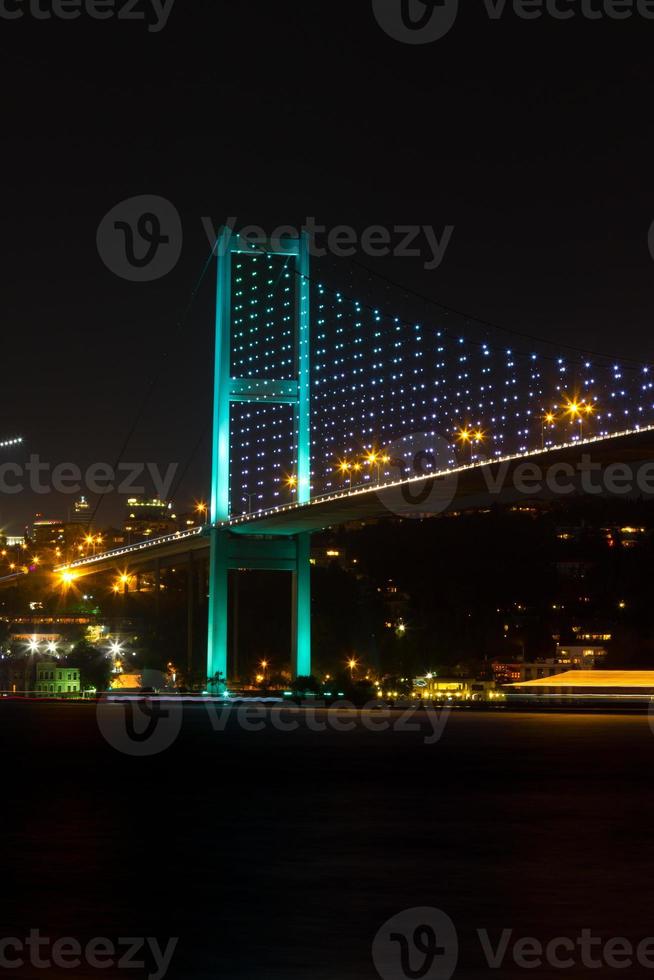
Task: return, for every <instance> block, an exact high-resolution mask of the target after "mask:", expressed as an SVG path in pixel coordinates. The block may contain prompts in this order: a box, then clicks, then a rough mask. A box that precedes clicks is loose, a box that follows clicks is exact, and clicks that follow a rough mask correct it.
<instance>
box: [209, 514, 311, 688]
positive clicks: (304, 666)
mask: <svg viewBox="0 0 654 980" xmlns="http://www.w3.org/2000/svg"><path fill="white" fill-rule="evenodd" d="M310 556H311V535H310V534H309V533H302V534H295V535H292V536H288V537H273V538H260V537H254V536H253V537H249V536H248V535H238V534H232V533H231V532H229V531H227V530H224V529H218V528H213V529H212V531H211V552H210V566H209V656H208V660H207V677H208V689H209V691H210V692H211V693H221V692H222V688H223V686H224V683H225V682H226V680H227V677H228V657H227V624H228V610H229V571H230V569H239V568H249V569H252V570H260V571H275V572H290V573H291V575H292V576H293V588H292V592H293V605H292V617H293V626H292V633H291V671H292V673H293V676H295V677H297V676H298V675H300V676H306V675H308V674H310V673H311V561H310ZM232 673H233V671H232ZM217 674H220V680H219V681H218V682H213V683H212V678H215V677H216V675H217Z"/></svg>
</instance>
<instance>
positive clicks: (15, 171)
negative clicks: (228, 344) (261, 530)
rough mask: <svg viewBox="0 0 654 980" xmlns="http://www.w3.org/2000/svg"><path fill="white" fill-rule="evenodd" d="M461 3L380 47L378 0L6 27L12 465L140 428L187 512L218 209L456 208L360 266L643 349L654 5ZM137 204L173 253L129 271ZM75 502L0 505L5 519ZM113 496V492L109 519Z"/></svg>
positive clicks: (0, 35)
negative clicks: (139, 201) (107, 243)
mask: <svg viewBox="0 0 654 980" xmlns="http://www.w3.org/2000/svg"><path fill="white" fill-rule="evenodd" d="M40 2H41V5H42V7H46V6H47V0H40ZM389 2H390V0H389ZM117 4H118V6H119V7H120V6H121V5H124V0H117ZM6 6H7V7H11V8H12V9H13V6H14V4H12V3H10V2H9V0H7V3H6ZM461 6H463V7H464V8H465V9H464V10H463V11H461V12H460V13H459V16H458V18H457V21H456V23H455V25H454V26H453V28H452V29H451V30H450V31H449V33H448V34H447V35H446V36H445V37H443V38H441V39H440V40H438V41H436V42H434V43H431V44H424V45H409V44H403V43H400V42H398V41H397V40H394V39H392V38H391V37H389V36H388V35H387V34H386V33H385V32H384V31H383V30H382V28H381V27H380V25H379V24H378V23H377V21H376V19H375V17H374V15H373V12H372V6H371V3H370V0H356V2H353V0H348V2H344V0H340V2H339V0H330V2H329V3H326V2H322V3H321V2H315V0H314V2H312V3H300V2H298V0H277V2H270V0H260V2H256V3H255V2H248V0H239V2H238V3H226V2H224V0H176V3H175V5H174V7H173V9H172V13H171V14H170V18H169V20H168V22H167V24H166V26H165V28H164V29H163V30H161V31H158V32H153V31H149V30H148V26H147V24H146V23H145V22H143V21H116V20H115V19H109V20H103V21H96V20H92V19H90V18H89V17H88V16H86V15H83V16H82V17H80V18H79V19H78V20H75V21H62V20H58V19H51V20H38V19H36V18H35V17H34V16H32V15H30V14H29V13H28V12H27V10H28V7H27V5H26V4H25V5H24V9H25V11H26V13H25V16H24V17H22V18H21V19H16V20H5V19H3V18H2V17H0V66H1V67H0V71H1V72H2V91H3V100H2V101H3V112H2V126H1V128H0V141H1V145H2V164H3V185H2V190H3V194H2V207H1V208H0V230H1V235H0V241H1V247H2V276H1V284H2V290H1V297H2V307H1V309H2V322H3V339H4V346H3V354H4V357H3V367H4V370H3V372H2V386H1V388H0V400H1V413H2V424H1V425H0V438H2V437H5V436H6V437H10V436H13V435H15V434H21V435H23V436H24V438H25V453H22V454H18V455H17V454H15V453H14V454H11V453H7V452H6V451H5V455H4V456H3V457H2V458H3V460H9V459H18V460H20V459H22V458H24V457H25V455H26V454H27V453H29V452H32V453H39V454H40V456H41V458H42V459H44V460H48V461H50V462H51V463H52V464H53V465H54V464H56V463H60V462H64V461H71V462H75V463H78V464H80V465H82V466H87V465H88V464H89V463H91V462H95V461H107V462H110V463H113V462H115V460H116V459H117V458H118V456H119V454H120V452H121V449H122V447H123V446H124V444H125V441H126V439H127V436H128V434H129V433H130V431H131V430H132V429H134V431H133V433H132V435H131V438H130V440H129V444H128V447H127V449H126V451H125V452H124V454H123V456H122V458H123V459H124V460H134V461H140V460H143V461H153V462H158V463H160V464H163V465H166V464H167V463H169V462H176V463H179V466H180V483H179V486H178V487H176V488H175V489H176V491H177V492H176V497H177V499H178V501H179V502H180V504H183V503H184V502H185V501H187V500H188V501H190V500H192V499H193V498H194V497H195V498H198V497H200V496H206V494H207V490H208V453H209V438H208V437H209V417H210V405H211V350H212V327H213V324H212V313H213V293H214V278H213V268H211V269H210V270H209V271H208V272H207V274H206V275H205V276H204V279H203V280H202V282H201V284H200V286H199V288H198V291H197V294H196V296H195V300H194V302H193V303H192V305H191V307H190V310H189V311H188V312H185V311H187V310H188V307H189V300H190V299H191V295H192V293H193V290H194V289H195V287H196V285H197V284H198V280H199V279H200V276H201V273H202V269H203V266H204V264H205V261H206V259H207V256H208V254H209V242H208V240H207V236H206V234H205V231H204V229H203V225H202V220H201V219H202V217H205V216H209V217H211V219H212V221H213V223H214V225H215V226H216V227H218V226H219V225H220V224H221V223H222V222H223V221H224V220H225V219H226V218H227V217H228V216H235V217H236V218H237V219H238V225H243V224H249V223H256V224H259V225H262V226H263V227H264V228H266V229H267V230H269V231H272V229H273V228H275V227H276V226H277V225H279V224H280V223H285V224H289V223H290V224H293V225H298V224H301V223H302V222H303V221H304V219H305V218H306V217H307V216H315V218H316V220H317V221H318V222H319V223H321V224H325V225H327V226H329V227H333V226H334V225H337V224H347V225H352V226H354V227H355V228H356V229H358V230H359V232H360V231H362V230H363V229H364V228H365V227H366V226H368V225H371V224H375V225H384V226H387V227H389V228H393V226H395V225H400V224H413V223H416V224H420V225H431V226H434V228H436V229H437V230H438V232H439V234H440V232H441V231H442V229H443V227H444V226H445V225H453V226H454V233H453V236H452V240H451V243H450V245H449V248H448V249H447V252H446V255H445V259H444V261H443V262H442V264H441V265H440V266H439V267H438V268H437V269H435V270H427V269H425V268H424V267H423V266H424V258H408V257H395V258H389V259H378V258H371V257H367V256H359V257H360V258H361V260H362V261H364V262H365V263H366V264H367V265H368V266H369V267H370V268H372V269H374V270H375V271H378V272H380V273H382V274H383V275H385V276H388V277H391V278H392V279H393V280H395V281H396V282H398V283H402V284H405V285H406V286H408V287H411V288H412V289H415V290H418V291H420V292H421V293H423V294H425V295H426V296H428V297H430V298H433V299H434V300H435V301H437V302H440V303H442V304H446V305H448V306H452V307H455V308H456V309H459V310H463V311H466V312H469V313H470V315H471V316H477V317H481V318H484V319H487V320H491V321H493V322H496V323H499V324H501V325H505V326H506V327H509V328H513V329H515V330H520V331H522V332H524V333H533V334H536V335H539V336H544V337H548V338H551V339H552V340H556V341H560V342H561V343H562V344H565V343H568V344H573V345H574V346H577V347H583V348H586V347H588V348H592V349H593V350H598V351H603V352H606V353H608V354H613V353H615V354H616V355H617V356H620V355H621V356H625V357H630V358H636V359H638V360H642V361H643V362H651V361H652V360H654V342H653V341H652V339H651V324H652V320H653V314H654V260H653V259H652V257H651V255H650V252H649V249H648V231H649V229H650V226H651V225H652V222H654V181H653V180H652V174H653V173H654V160H653V156H654V153H653V150H652V127H653V122H654V84H653V82H654V67H653V62H652V57H651V53H652V50H653V46H654V20H644V19H642V18H641V17H638V16H634V17H633V18H631V19H628V20H624V21H617V20H612V19H609V18H603V19H599V20H595V21H590V20H588V19H584V18H582V17H581V16H579V17H577V18H576V19H573V20H569V21H556V20H553V19H552V18H550V17H547V16H544V17H543V18H541V19H539V20H533V21H528V20H523V19H520V18H518V17H517V16H516V15H515V14H514V13H513V12H512V11H511V9H510V6H509V7H508V9H507V10H506V12H505V13H504V15H503V16H502V17H501V18H500V19H498V20H492V19H490V18H489V17H488V15H487V13H486V11H485V9H484V5H483V4H482V3H481V2H479V3H471V2H470V0H467V2H466V3H465V4H462V5H461ZM573 6H574V5H573ZM596 6H597V7H600V6H601V3H600V0H596ZM145 7H146V5H145V2H144V0H140V5H139V6H138V7H137V8H136V9H137V10H144V9H145ZM149 7H150V5H148V9H149ZM149 16H150V17H151V19H154V18H152V15H151V14H150V15H149ZM144 194H154V195H161V196H163V197H164V198H167V199H168V200H170V201H171V202H173V203H174V205H175V207H176V208H177V210H178V211H179V214H180V215H181V219H182V225H183V250H182V254H181V258H180V261H179V262H178V264H177V265H176V267H175V268H174V269H173V271H171V272H170V273H169V274H168V275H167V276H166V277H164V278H162V279H158V280H156V281H153V282H142V283H141V282H136V283H135V282H129V281H126V280H125V279H122V278H120V277H118V276H116V275H115V274H113V273H112V272H111V271H110V270H109V269H108V268H107V267H106V266H105V264H104V263H103V262H102V260H101V258H100V256H99V254H98V249H97V246H96V234H97V229H98V225H99V223H100V222H101V220H102V218H103V217H104V215H105V214H106V213H107V212H108V211H109V210H110V209H111V208H113V207H114V205H116V204H117V203H118V202H120V201H121V200H123V199H125V198H129V197H132V196H135V195H144ZM339 261H342V262H343V263H346V261H347V260H339ZM331 269H332V271H333V274H334V277H335V278H336V277H337V275H338V271H337V267H335V264H334V262H332V264H331ZM389 296H390V293H389V291H388V290H387V291H386V292H385V293H384V294H383V295H382V297H381V300H383V299H384V298H386V299H389ZM381 300H380V301H381ZM396 305H397V304H396ZM150 389H151V394H150V395H149V397H148V399H147V401H146V402H145V403H144V395H145V394H146V392H147V391H150ZM68 504H69V501H68V500H67V499H66V498H64V497H59V496H56V495H49V496H42V497H37V496H35V495H33V494H31V493H25V494H22V495H20V496H11V497H9V496H0V524H2V525H3V526H4V527H5V528H7V529H8V530H10V531H11V532H14V533H18V532H20V530H21V529H22V525H24V523H25V521H26V520H28V519H29V518H30V517H31V515H32V514H33V513H34V511H35V510H36V509H38V510H40V511H43V512H44V513H45V514H46V516H52V517H58V516H65V513H66V509H67V507H68ZM120 513H121V507H120V502H119V501H118V500H117V499H116V498H111V499H107V500H105V502H104V503H103V505H102V508H101V509H100V511H99V513H98V521H99V523H100V524H106V523H109V522H110V521H112V520H113V521H114V522H115V521H117V520H119V515H120Z"/></svg>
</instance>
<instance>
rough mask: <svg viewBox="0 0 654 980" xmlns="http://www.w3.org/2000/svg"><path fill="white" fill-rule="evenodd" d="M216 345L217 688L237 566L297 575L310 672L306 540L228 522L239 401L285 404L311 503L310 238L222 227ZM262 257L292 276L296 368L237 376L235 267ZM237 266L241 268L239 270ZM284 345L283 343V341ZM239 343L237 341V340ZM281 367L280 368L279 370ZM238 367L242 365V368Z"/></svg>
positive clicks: (211, 669)
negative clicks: (253, 532)
mask: <svg viewBox="0 0 654 980" xmlns="http://www.w3.org/2000/svg"><path fill="white" fill-rule="evenodd" d="M216 245H217V248H216V256H217V263H218V267H217V278H216V287H217V288H216V334H215V337H216V343H215V352H214V404H213V436H212V474H211V510H210V517H211V525H212V526H211V549H210V550H211V557H210V559H209V637H208V653H207V676H208V684H209V685H212V686H213V687H214V688H216V687H218V686H219V685H218V684H216V683H215V681H214V678H216V677H217V675H220V681H221V682H223V681H226V679H227V674H228V670H227V622H228V608H229V606H228V601H229V595H228V593H229V584H228V583H229V570H230V569H232V568H237V569H238V568H248V569H258V568H260V569H270V570H278V571H288V572H291V573H292V575H293V643H292V653H291V662H292V670H293V673H294V674H297V673H301V674H309V673H310V672H311V584H310V563H309V536H308V534H306V533H299V534H295V535H294V536H293V535H290V536H285V537H278V538H272V539H262V538H257V539H255V538H254V536H252V537H248V533H247V531H244V532H243V533H242V534H237V533H235V532H231V531H229V530H228V529H227V528H226V527H225V526H222V527H220V526H217V525H220V524H223V525H225V524H226V523H227V522H228V521H229V518H230V515H231V506H230V492H231V485H230V473H231V453H230V449H231V445H230V443H231V430H230V408H231V406H232V405H234V404H253V405H287V406H289V408H290V409H291V412H292V420H293V423H292V424H293V430H294V433H293V445H294V456H295V459H294V469H295V472H294V473H293V480H294V484H293V485H294V487H295V493H296V497H295V499H296V502H297V503H298V504H307V503H309V501H310V499H311V424H310V411H309V410H310V360H311V351H310V343H309V339H310V337H309V335H310V296H309V264H310V258H309V254H310V253H309V238H308V236H307V235H306V234H304V233H303V234H301V235H300V236H299V237H298V238H292V237H290V236H281V237H280V238H279V239H275V240H262V241H260V242H253V241H252V240H251V239H242V238H241V237H240V235H235V234H234V233H233V231H232V229H228V228H223V229H222V231H221V233H220V235H219V238H218V240H217V242H216ZM262 255H266V256H271V255H274V256H278V257H280V258H282V259H283V260H284V268H287V267H288V268H289V269H290V270H292V271H293V272H294V273H295V275H294V279H293V286H294V288H293V294H294V295H293V302H292V304H290V305H289V316H290V317H292V321H293V345H292V346H293V357H292V361H293V365H292V370H290V371H289V370H288V365H284V364H283V362H282V364H281V365H278V366H277V368H278V369H277V370H275V375H277V376H275V375H270V376H268V375H266V376H265V377H264V376H259V377H256V376H252V375H250V374H247V376H245V374H242V375H238V376H234V375H233V374H232V358H231V350H232V340H233V338H232V330H233V325H234V324H233V320H234V308H233V298H232V289H233V281H234V272H235V268H236V270H238V268H240V266H241V265H242V264H243V263H246V264H247V263H248V262H250V261H259V259H260V257H261V256H262ZM234 261H235V262H236V267H234ZM286 342H287V341H286V340H284V343H286ZM239 343H240V341H239ZM282 366H283V367H284V370H283V371H282V370H281V367H282ZM241 370H243V367H242V365H241Z"/></svg>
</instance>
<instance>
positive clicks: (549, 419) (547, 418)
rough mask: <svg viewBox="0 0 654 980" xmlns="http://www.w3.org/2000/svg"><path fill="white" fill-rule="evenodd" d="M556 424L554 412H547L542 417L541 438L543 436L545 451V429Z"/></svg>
mask: <svg viewBox="0 0 654 980" xmlns="http://www.w3.org/2000/svg"><path fill="white" fill-rule="evenodd" d="M555 422H556V415H555V414H554V412H545V413H544V414H543V415H542V417H541V436H542V447H543V449H545V428H546V426H548V425H549V426H552V425H554V423H555Z"/></svg>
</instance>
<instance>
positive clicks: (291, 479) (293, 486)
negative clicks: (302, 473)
mask: <svg viewBox="0 0 654 980" xmlns="http://www.w3.org/2000/svg"><path fill="white" fill-rule="evenodd" d="M285 482H286V486H287V487H288V489H289V490H290V491H291V493H295V491H296V490H297V477H296V476H295V475H292V476H287V477H286V480H285Z"/></svg>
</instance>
